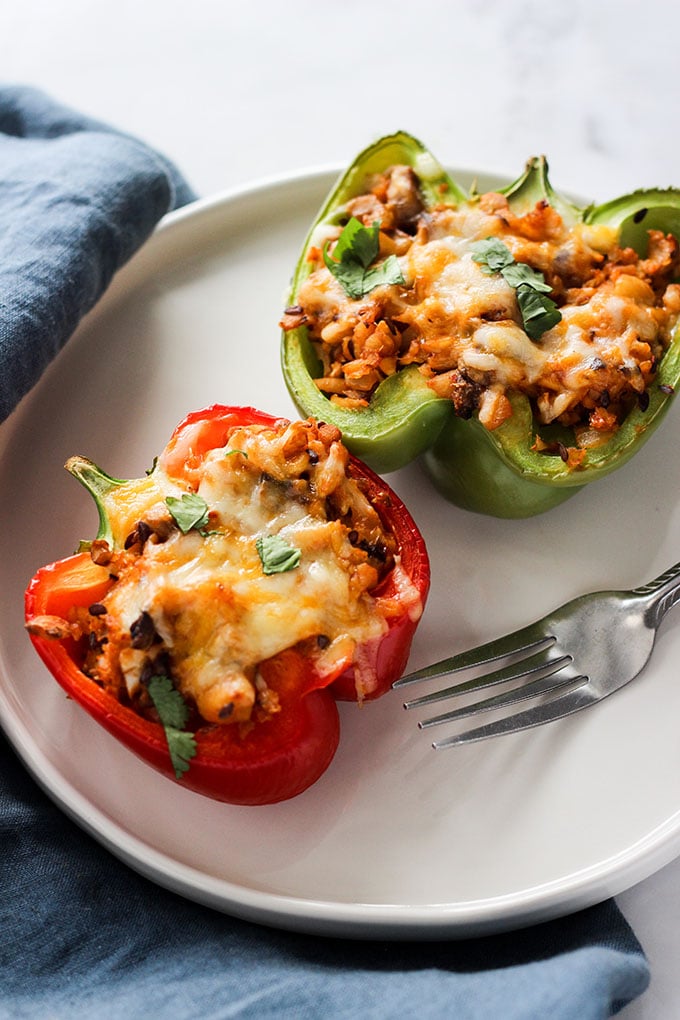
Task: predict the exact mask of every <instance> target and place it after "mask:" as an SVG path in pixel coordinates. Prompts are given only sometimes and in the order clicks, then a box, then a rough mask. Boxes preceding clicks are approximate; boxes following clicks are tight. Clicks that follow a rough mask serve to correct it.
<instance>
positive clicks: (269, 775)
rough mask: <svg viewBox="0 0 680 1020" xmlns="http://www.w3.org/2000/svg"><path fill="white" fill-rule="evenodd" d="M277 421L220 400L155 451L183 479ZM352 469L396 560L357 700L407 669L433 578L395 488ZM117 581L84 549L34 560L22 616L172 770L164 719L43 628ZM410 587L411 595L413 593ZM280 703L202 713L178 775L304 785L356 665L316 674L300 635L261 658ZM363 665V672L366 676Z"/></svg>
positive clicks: (323, 759)
mask: <svg viewBox="0 0 680 1020" xmlns="http://www.w3.org/2000/svg"><path fill="white" fill-rule="evenodd" d="M275 422H279V423H280V422H281V419H276V418H274V417H272V416H270V415H266V414H264V413H262V412H259V411H256V410H254V409H253V408H249V407H245V408H235V407H225V406H222V405H215V406H213V407H210V408H208V409H206V410H202V411H197V412H194V413H193V414H190V415H189V416H188V417H187V418H186V419H185V420H184V421H183V422H181V424H180V425H179V426H178V427H177V429H176V430H175V432H174V433H173V436H172V438H171V439H170V442H169V443H168V445H167V447H166V449H165V450H164V452H163V454H162V455H161V457H160V459H159V463H161V464H162V465H163V468H164V470H165V471H166V472H167V473H168V474H169V475H171V476H172V477H173V478H176V479H178V478H183V479H184V480H186V481H187V482H190V481H191V478H192V476H195V475H196V472H197V471H198V470H200V465H201V461H202V459H203V458H204V457H205V455H206V454H207V453H208V451H210V450H213V449H217V448H221V447H222V446H224V445H225V443H226V441H227V440H228V438H229V435H230V433H231V432H232V431H233V429H234V428H239V427H242V426H244V425H251V424H261V425H273V424H274V423H275ZM348 474H349V475H350V477H352V478H354V479H357V480H359V482H360V484H361V486H362V488H363V491H364V492H365V493H366V495H367V496H368V498H369V501H370V502H371V503H372V505H373V506H374V507H375V508H376V510H377V512H378V514H379V516H380V519H381V522H382V525H383V527H384V529H385V530H386V531H387V532H389V533H391V534H392V536H393V537H394V539H395V541H396V553H397V555H396V557H395V565H394V566H393V567H392V568H391V569H390V570H389V572H388V573H387V574H386V575H385V576H384V577H383V578H382V579H381V581H380V583H379V585H378V586H377V587H376V588H374V589H373V590H372V592H371V594H372V596H373V597H374V598H375V599H376V600H377V601H378V603H379V602H380V600H381V599H385V600H389V601H390V604H391V610H390V613H389V615H388V616H387V619H388V625H387V630H386V631H385V632H384V633H383V634H382V636H381V637H380V638H377V639H372V640H370V641H366V642H365V643H364V644H363V645H360V646H359V647H358V648H357V649H356V652H355V656H354V662H359V663H360V665H361V676H362V680H363V681H364V684H363V686H364V692H363V697H362V700H371V699H373V698H377V697H379V696H380V695H381V694H384V693H385V692H386V691H387V690H389V689H390V687H391V685H392V683H393V682H394V680H396V679H397V678H398V677H399V676H400V675H401V673H402V672H403V670H404V668H405V666H406V662H407V659H408V655H409V650H410V646H411V641H412V638H413V635H414V632H415V629H416V626H417V622H418V619H419V616H420V614H421V612H422V608H423V607H424V604H425V600H426V598H427V593H428V589H429V581H430V572H429V561H428V556H427V551H426V548H425V543H424V540H423V538H422V536H421V534H420V532H419V531H418V528H417V526H416V524H415V523H414V521H413V519H412V517H411V515H410V514H409V512H408V511H407V509H406V507H405V506H404V504H403V503H402V501H401V500H400V499H399V498H398V497H397V496H396V494H395V493H394V492H393V491H392V490H391V489H390V488H389V487H388V486H387V485H386V484H385V483H384V482H383V481H382V480H381V479H380V478H379V477H378V476H377V475H375V474H374V473H373V472H372V471H371V470H370V469H369V468H367V467H366V466H365V465H364V464H363V463H361V462H360V461H358V460H356V459H355V458H353V457H352V458H350V462H349V468H348ZM112 584H113V582H112V580H111V577H110V575H109V571H108V569H107V567H106V566H101V565H97V564H96V563H95V562H93V559H92V557H91V555H90V553H88V552H83V553H79V554H77V555H74V556H71V557H69V558H67V559H63V560H60V561H59V562H56V563H53V564H50V565H49V566H45V567H43V568H41V569H40V570H38V572H37V573H36V575H35V576H34V577H33V579H32V580H31V582H30V584H29V585H28V588H27V591H26V596H25V614H26V625H27V629H28V631H29V634H30V637H31V640H32V642H33V644H34V646H35V648H36V650H37V652H38V654H39V655H40V657H41V659H42V660H43V662H44V663H45V665H46V666H47V667H48V669H49V670H50V672H51V673H52V674H53V676H54V677H55V679H56V680H57V681H58V683H59V684H60V685H61V686H62V687H63V689H64V690H65V691H66V693H67V694H68V695H69V697H70V698H72V699H73V700H74V701H76V702H77V703H78V704H79V705H81V706H82V707H83V708H84V709H85V710H86V711H87V712H89V714H90V715H91V716H92V717H93V718H94V719H95V720H96V721H97V722H98V723H99V724H100V725H101V726H103V727H104V728H105V729H106V730H108V731H109V733H111V734H113V736H115V737H116V738H118V740H120V741H121V742H122V743H123V744H124V745H125V746H126V747H128V748H129V749H130V750H131V751H133V752H134V753H135V754H136V755H138V756H139V757H140V758H141V759H142V760H143V761H145V762H146V763H148V764H149V765H151V766H152V767H153V768H155V769H157V770H158V771H159V772H161V773H163V774H164V775H166V776H168V777H170V778H173V779H175V778H176V773H175V771H174V769H173V767H172V764H171V759H170V754H169V749H168V743H167V739H166V734H165V731H164V728H163V726H162V725H161V724H160V723H159V722H156V721H154V720H153V719H149V718H146V717H145V716H143V715H141V714H140V713H138V712H137V711H136V710H135V709H134V708H133V707H132V706H131V705H128V704H125V703H123V702H121V701H119V700H118V699H117V698H116V697H115V696H114V694H112V693H110V692H109V691H108V690H107V689H105V688H104V687H101V686H100V685H98V684H97V683H96V682H95V681H94V680H93V679H91V678H90V677H89V676H87V675H86V674H85V673H84V672H83V669H82V665H83V661H84V655H85V648H84V639H78V638H77V637H73V636H72V635H71V634H64V635H61V634H59V633H57V634H56V636H55V635H48V634H46V633H45V631H44V627H38V628H35V629H34V631H33V632H32V631H31V628H32V624H35V622H36V621H38V620H41V621H44V620H45V618H50V617H53V618H57V619H58V618H62V619H67V618H68V616H69V613H71V614H72V613H73V610H74V608H76V607H83V608H87V607H89V606H91V605H92V604H93V603H101V602H102V600H104V599H105V598H106V595H107V592H108V591H109V589H110V587H111V586H112ZM414 596H415V597H414ZM259 668H260V672H261V674H262V676H263V677H264V679H265V681H266V683H267V686H268V687H269V688H270V689H271V690H273V691H274V692H275V693H276V695H277V696H278V699H279V702H280V711H278V712H277V713H276V714H274V715H272V716H270V717H269V718H267V719H266V720H265V721H254V723H253V725H252V726H251V727H250V728H247V727H246V728H245V731H244V729H243V728H239V727H238V726H237V725H217V724H214V723H206V722H205V720H202V719H201V718H200V717H198V716H197V715H196V714H195V713H194V714H193V715H192V718H191V721H190V722H189V724H188V729H190V730H192V731H193V734H194V738H195V747H196V753H195V755H194V757H193V758H192V759H191V761H190V764H189V768H188V770H187V771H186V772H185V773H184V775H182V776H181V778H180V779H177V781H178V782H179V783H180V784H181V785H182V786H185V787H186V788H188V789H190V790H193V791H196V792H199V793H201V794H204V795H206V796H208V797H211V798H214V799H216V800H220V801H225V802H228V803H232V804H248V805H256V804H269V803H275V802H277V801H281V800H286V799H288V798H290V797H293V796H296V795H297V794H299V793H301V792H303V791H304V790H306V789H307V788H308V787H309V786H311V785H312V784H313V783H314V782H316V780H317V779H318V778H319V777H320V776H321V775H322V774H323V773H324V772H325V770H326V769H327V768H328V766H329V764H330V762H331V760H332V759H333V756H334V754H335V752H336V749H337V746H338V741H339V736H340V723H339V715H338V710H337V706H336V699H343V700H347V699H355V700H356V698H357V693H356V685H355V679H356V678H355V670H354V665H351V664H347V663H343V664H342V665H341V666H340V675H339V676H338V673H337V671H336V672H335V673H330V674H325V675H323V676H321V675H319V673H318V672H317V671H316V669H315V667H314V662H313V660H312V659H311V658H309V657H308V656H306V655H305V654H304V652H303V651H302V650H301V649H300V647H298V646H293V647H292V648H289V649H287V650H285V651H283V652H281V653H279V654H277V655H276V656H274V657H273V658H270V659H268V660H267V661H265V662H263V663H261V664H260V667H259ZM366 677H368V683H366V682H365V680H366Z"/></svg>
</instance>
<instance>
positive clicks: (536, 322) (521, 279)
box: [472, 237, 562, 340]
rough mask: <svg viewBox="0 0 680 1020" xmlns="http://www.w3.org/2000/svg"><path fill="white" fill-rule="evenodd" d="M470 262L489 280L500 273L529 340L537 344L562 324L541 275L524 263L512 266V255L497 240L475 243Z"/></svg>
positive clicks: (560, 315) (487, 239)
mask: <svg viewBox="0 0 680 1020" xmlns="http://www.w3.org/2000/svg"><path fill="white" fill-rule="evenodd" d="M472 259H473V261H474V262H478V263H479V264H480V265H481V267H482V272H484V273H486V274H487V275H489V276H490V275H491V274H493V273H500V275H501V276H502V277H503V279H504V280H505V282H506V283H507V284H508V286H510V287H512V288H513V290H514V291H515V297H516V298H517V305H518V307H519V310H520V313H521V316H522V325H523V326H524V331H525V333H526V334H527V336H528V337H530V338H531V339H532V340H539V339H540V338H541V337H542V336H543V334H544V333H546V332H547V331H548V330H549V329H552V327H553V326H556V325H557V323H558V322H560V321H561V319H562V313H561V312H560V310H559V308H558V307H557V305H556V304H555V302H554V301H553V300H552V299H551V298H549V297H546V295H547V294H550V292H551V290H552V287H551V286H550V284H548V283H546V282H545V277H544V276H543V273H541V272H539V271H538V270H537V269H533V268H532V267H531V266H528V265H527V264H526V262H515V258H514V256H513V254H512V252H511V251H510V249H509V248H508V246H507V245H506V244H503V242H502V241H501V240H499V238H497V237H487V238H486V239H485V240H484V241H476V242H475V243H474V244H473V245H472Z"/></svg>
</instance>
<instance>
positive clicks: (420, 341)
mask: <svg viewBox="0 0 680 1020" xmlns="http://www.w3.org/2000/svg"><path fill="white" fill-rule="evenodd" d="M346 212H347V214H348V216H350V215H351V216H354V217H356V218H357V219H359V220H360V221H361V222H362V223H363V224H364V225H365V226H367V227H370V226H372V225H373V224H374V223H375V222H376V221H379V223H380V256H381V257H386V256H388V255H391V254H393V255H395V256H396V257H397V259H398V261H399V264H400V268H401V272H402V276H403V278H404V281H405V282H404V284H401V285H400V284H389V285H381V286H379V287H376V288H375V289H374V290H372V291H370V292H369V293H368V294H366V295H365V296H364V297H363V298H360V299H352V298H350V297H348V296H347V294H346V293H345V291H344V290H343V288H342V286H341V284H340V283H339V282H338V281H337V280H336V279H335V278H334V276H333V275H331V273H330V272H329V270H328V269H327V268H326V266H325V265H324V260H323V256H322V247H323V245H324V244H325V243H326V242H327V241H329V240H330V242H331V244H330V248H329V251H330V253H331V255H332V251H333V240H334V239H336V238H337V237H338V236H339V233H340V230H341V228H339V227H338V228H329V229H328V231H327V232H326V233H325V235H324V236H323V237H322V236H319V237H315V238H314V246H313V247H312V248H311V250H310V251H309V253H308V259H309V261H310V263H311V267H312V272H311V274H310V275H309V277H308V278H307V279H306V280H305V281H304V282H303V283H302V285H301V287H300V290H299V293H298V295H297V297H296V301H297V304H296V306H294V307H292V308H289V309H287V310H286V313H285V315H284V318H283V321H282V323H281V325H282V327H283V328H284V329H286V330H288V329H293V328H296V327H298V326H302V325H304V326H306V327H307V329H308V331H309V336H310V339H311V341H312V342H313V344H314V347H315V349H316V351H317V354H318V356H319V358H320V360H321V363H322V366H323V370H322V374H321V376H320V378H318V379H317V380H316V384H317V386H318V387H319V389H320V390H322V392H323V393H325V394H326V395H327V396H328V397H329V398H330V400H331V401H332V402H333V403H337V404H340V405H342V406H344V407H348V408H361V407H364V406H366V405H367V403H368V402H369V401H370V398H371V394H372V393H373V392H374V390H375V389H376V387H377V386H378V385H379V384H380V382H381V381H382V380H383V379H385V378H386V377H387V376H390V375H392V374H393V373H395V372H398V371H399V370H401V369H403V368H405V367H406V366H409V365H416V366H417V367H418V370H419V371H420V372H421V373H422V374H423V375H424V376H425V378H426V379H427V381H428V383H429V385H430V386H431V387H432V389H433V390H434V391H435V392H436V393H437V394H438V395H439V396H441V397H446V398H449V399H451V400H452V401H453V403H454V406H455V410H456V413H457V414H459V415H460V416H462V417H470V416H471V415H472V414H477V415H478V416H479V420H480V421H481V422H482V424H483V425H484V426H486V428H487V429H495V428H497V427H498V426H499V425H501V424H502V423H503V422H504V421H505V420H506V419H507V418H509V417H510V416H511V414H512V408H511V405H510V402H509V400H508V394H511V393H513V392H519V393H523V394H526V395H527V396H528V397H529V398H530V399H531V401H532V406H533V410H534V414H535V417H536V419H537V420H538V421H539V422H540V423H542V424H549V423H551V422H559V423H560V424H563V425H566V426H572V427H574V428H575V431H576V436H577V442H578V445H579V447H582V448H584V449H585V448H586V447H588V446H593V445H597V444H598V443H600V442H603V441H606V440H607V439H608V438H609V437H610V436H611V435H612V433H613V432H615V431H616V429H617V428H618V426H619V424H620V423H621V421H622V419H623V418H624V417H625V415H626V414H627V413H628V411H629V410H630V408H631V407H632V406H633V405H634V404H635V403H636V402H638V403H640V404H641V406H643V407H644V406H645V401H646V399H647V388H648V386H649V384H650V382H651V380H652V379H653V378H654V375H655V371H656V368H657V366H658V363H659V360H660V359H661V357H662V356H663V354H664V352H665V350H666V348H667V347H668V344H669V342H670V337H671V334H672V331H673V329H674V327H675V324H676V322H677V319H678V314H679V313H680V286H679V285H678V284H676V283H674V282H673V281H674V280H675V278H676V276H677V274H678V266H679V261H680V259H679V253H678V244H677V242H676V240H675V238H674V237H672V236H671V235H664V234H663V233H661V232H660V231H656V230H650V231H649V247H648V252H647V255H646V257H645V258H640V257H639V256H638V255H637V254H636V252H635V251H634V250H633V249H632V248H621V247H619V246H618V243H617V232H616V231H615V230H613V229H612V228H610V227H605V226H599V225H598V226H594V225H585V224H578V225H576V226H574V227H567V225H566V224H565V222H564V221H563V219H562V217H561V216H560V215H559V213H558V212H557V211H556V210H555V209H554V208H552V207H551V206H549V205H547V204H545V203H538V204H537V205H536V207H535V208H533V209H531V210H530V211H529V212H527V213H525V214H524V215H516V214H514V213H513V212H512V211H511V209H510V208H509V206H508V202H507V200H506V199H505V197H504V196H503V195H500V194H496V193H494V192H489V193H487V194H484V195H482V196H481V197H480V198H479V199H478V200H475V201H471V202H470V203H469V204H465V205H463V206H460V207H454V206H451V205H440V206H438V207H435V208H431V209H426V208H425V205H424V202H423V200H422V197H421V194H420V190H419V183H418V179H417V177H416V175H415V173H414V172H413V171H412V170H411V169H410V168H408V167H403V166H395V167H392V168H391V169H390V170H389V171H388V172H387V173H385V174H384V175H381V176H379V177H378V178H376V179H374V180H373V181H372V182H371V186H370V188H369V189H368V190H367V192H366V194H364V195H360V196H359V197H357V198H354V199H353V200H352V201H350V202H349V203H348V204H347V207H346ZM490 237H493V238H498V239H500V240H501V241H502V242H503V243H504V244H505V245H506V246H507V247H508V248H509V249H510V251H511V253H512V255H513V256H514V259H515V261H516V262H522V263H526V264H528V265H529V266H531V267H532V268H534V269H536V270H538V271H539V272H541V273H543V275H544V278H545V281H546V283H547V284H549V286H550V287H551V288H552V292H551V295H550V296H551V298H552V299H553V300H554V301H555V302H556V303H557V305H558V308H559V311H560V312H561V316H562V318H561V321H560V322H559V323H557V325H555V326H553V327H552V328H551V329H549V330H548V331H547V332H545V333H544V334H543V335H542V336H541V337H540V338H539V340H538V341H535V340H531V339H530V338H529V337H528V336H527V334H526V332H525V331H524V329H523V326H522V317H521V314H520V310H519V307H518V304H517V299H516V293H515V290H514V289H513V288H512V287H511V286H510V285H509V284H507V283H506V282H505V280H504V279H503V277H502V276H501V275H500V274H498V273H493V274H488V273H485V272H484V271H483V269H482V267H481V266H480V265H479V264H478V262H476V261H475V260H474V259H473V257H472V256H473V249H472V246H473V245H474V244H476V242H479V241H482V240H484V239H486V238H490Z"/></svg>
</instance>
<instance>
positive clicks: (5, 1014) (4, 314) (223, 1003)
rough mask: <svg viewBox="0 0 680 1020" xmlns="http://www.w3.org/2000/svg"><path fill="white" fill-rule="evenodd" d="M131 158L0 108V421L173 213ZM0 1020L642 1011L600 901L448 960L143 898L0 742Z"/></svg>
mask: <svg viewBox="0 0 680 1020" xmlns="http://www.w3.org/2000/svg"><path fill="white" fill-rule="evenodd" d="M192 197H193V195H192V192H191V190H190V188H189V187H188V186H187V185H186V183H185V182H184V181H183V179H182V177H181V175H180V174H179V173H178V171H177V170H176V169H175V167H174V166H173V165H172V164H171V163H170V162H169V161H168V160H166V159H165V158H164V157H163V156H161V155H159V154H158V153H156V152H154V151H153V150H151V149H150V148H148V147H147V146H146V145H144V144H143V143H141V142H140V141H138V140H136V139H134V138H131V137H130V136H128V135H126V134H123V133H120V132H117V131H115V130H113V129H111V128H109V127H108V126H106V125H104V124H100V123H98V122H97V121H94V120H92V119H90V118H87V117H82V116H80V115H79V114H78V113H76V112H74V111H72V110H69V109H67V108H65V107H63V106H61V105H59V104H57V103H54V102H53V101H52V100H51V99H50V98H49V97H47V96H45V95H43V94H42V93H40V92H37V91H36V90H34V89H30V88H23V87H11V88H9V87H8V88H0V420H2V419H3V418H5V417H7V415H8V414H10V412H11V411H12V409H13V408H14V407H15V406H16V404H17V403H18V401H19V400H20V398H21V397H22V396H23V395H24V394H25V393H26V392H28V390H29V389H30V388H31V387H32V386H33V385H34V384H35V382H36V381H37V379H38V378H39V377H40V375H41V373H42V372H43V371H44V369H45V368H46V366H47V365H48V364H49V362H50V361H51V360H52V358H53V357H55V356H56V355H57V353H58V351H59V350H60V348H61V347H62V346H63V344H64V343H65V342H66V341H67V339H68V337H69V336H70V335H71V333H72V332H73V331H74V329H75V327H76V326H77V324H78V322H79V321H80V319H81V318H82V316H83V315H84V314H85V313H86V312H87V311H88V310H89V309H90V308H92V306H93V305H94V304H95V303H96V301H97V300H98V298H99V297H100V296H101V294H102V293H103V292H104V290H105V289H106V287H107V286H108V284H109V282H110V280H111V278H112V277H113V275H114V273H115V271H116V270H117V269H118V268H119V267H120V266H121V265H122V264H123V263H124V262H125V261H126V260H127V259H128V258H129V257H130V256H131V255H132V254H133V253H134V251H135V250H136V249H137V248H138V247H139V246H140V245H141V244H142V243H143V241H144V240H145V239H146V238H147V237H148V236H149V234H150V233H151V231H152V230H153V228H154V226H155V224H156V223H157V221H158V220H159V219H160V218H161V217H162V216H163V215H164V214H165V213H166V212H167V211H169V210H170V209H173V208H175V207H178V206H180V205H182V204H184V203H185V202H187V201H190V200H191V199H192ZM0 831H1V832H2V853H1V854H0V882H1V883H2V884H1V887H0V888H1V892H2V895H1V896H0V930H1V931H2V938H1V939H0V989H1V991H0V1020H4V1018H8V1020H9V1018H10V1017H11V1018H12V1020H14V1018H29V1020H33V1018H36V1020H38V1018H40V1020H43V1018H44V1017H46V1016H49V1017H50V1018H51V1020H62V1018H63V1020H66V1018H68V1020H79V1018H88V1020H89V1018H91V1017H99V1016H105V1017H106V1018H107V1020H117V1018H121V1020H135V1018H137V1017H148V1016H153V1017H161V1016H168V1017H170V1016H171V1017H172V1018H173V1020H183V1018H185V1017H186V1018H189V1017H192V1018H193V1017H196V1016H200V1017H202V1018H204V1020H210V1018H218V1017H220V1018H222V1017H239V1018H243V1017H256V1018H258V1020H259V1018H266V1017H269V1016H271V1017H276V1018H277V1020H286V1018H291V1020H293V1018H295V1020H300V1018H315V1017H321V1018H324V1020H336V1018H348V1020H349V1018H352V1020H354V1018H366V1020H384V1018H392V1017H394V1018H399V1020H402V1018H405V1017H411V1016H413V1017H416V1016H417V1017H419V1018H424V1020H428V1018H439V1017H441V1018H449V1017H455V1018H456V1020H498V1018H499V1017H502V1018H503V1020H534V1018H536V1020H544V1018H546V1017H550V1018H551V1020H572V1018H573V1020H576V1018H578V1020H601V1018H604V1017H608V1016H610V1015H612V1014H613V1013H615V1012H617V1011H618V1010H619V1009H620V1008H622V1007H623V1006H624V1005H625V1004H626V1003H627V1002H629V1001H630V1000H631V999H633V998H635V997H636V996H638V995H639V994H641V992H643V991H644V989H645V987H646V985H647V983H648V980H649V972H648V966H647V962H646V960H645V957H644V953H643V951H642V949H641V947H640V945H639V943H638V941H637V939H636V938H635V936H634V934H633V932H632V931H631V929H630V927H629V926H628V924H627V923H626V921H625V919H624V918H623V916H622V915H621V913H620V911H619V910H618V908H617V906H616V905H615V903H614V902H613V901H611V900H610V901H608V902H606V903H604V904H601V905H599V906H596V907H593V908H591V909H588V910H584V911H581V912H579V913H576V914H574V915H572V916H571V917H567V918H564V919H561V920H557V921H552V922H550V923H547V924H542V925H538V926H536V927H534V928H530V929H527V930H524V931H519V932H514V933H509V934H504V935H498V936H493V937H487V938H481V939H475V940H467V941H439V942H420V943H419V942H383V941H356V942H355V941H351V940H343V939H336V938H316V937H312V936H307V935H301V934H296V933H290V932H286V931H276V930H273V929H267V928H264V927H261V926H258V925H256V924H252V923H249V922H246V921H242V920H238V919H234V918H230V917H228V916H226V915H223V914H220V913H218V912H215V911H212V910H210V909H208V908H205V907H202V906H199V905H196V904H193V903H190V902H189V901H187V900H184V899H182V898H180V897H178V896H176V895H174V894H173V893H171V892H168V891H166V890H164V889H162V888H160V887H158V886H156V885H155V884H152V883H151V882H149V881H147V880H146V879H144V878H143V877H141V876H140V875H138V874H137V873H135V872H133V871H132V870H131V869H130V868H128V867H127V866H126V865H125V864H123V863H121V862H120V861H119V860H117V859H116V858H115V857H114V856H112V855H111V854H110V853H109V852H108V851H107V850H106V849H104V848H103V847H102V846H100V845H99V844H98V843H96V842H95V841H94V840H93V839H91V838H90V837H89V836H88V835H87V834H86V833H85V832H83V831H81V830H80V829H79V828H78V827H77V826H76V825H75V824H74V823H73V822H71V821H70V820H69V819H68V818H67V817H66V816H65V815H64V814H63V813H62V812H61V811H60V810H59V809H58V808H57V807H56V806H55V805H54V804H53V803H52V802H51V801H50V800H49V799H48V798H47V797H46V796H45V795H44V794H43V792H42V791H41V790H40V789H39V788H38V786H37V785H36V784H35V783H34V781H33V780H32V778H31V777H30V776H29V774H28V773H27V772H26V771H25V769H24V767H23V766H22V764H21V763H20V762H19V760H18V759H17V757H16V756H15V754H14V752H13V750H12V748H11V747H10V746H9V744H7V743H6V741H4V740H3V739H2V738H1V737H0Z"/></svg>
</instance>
